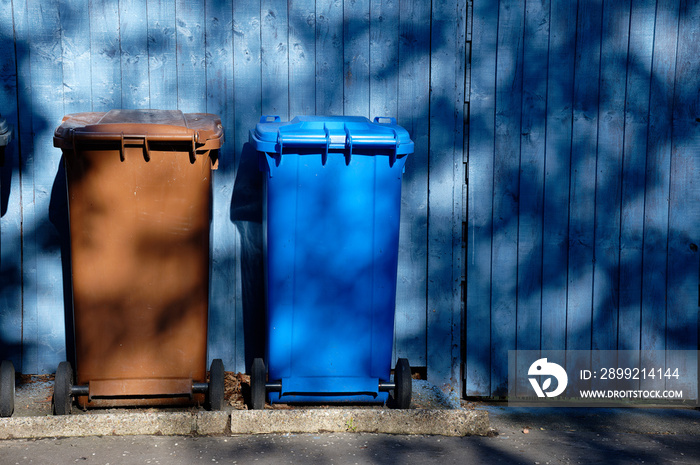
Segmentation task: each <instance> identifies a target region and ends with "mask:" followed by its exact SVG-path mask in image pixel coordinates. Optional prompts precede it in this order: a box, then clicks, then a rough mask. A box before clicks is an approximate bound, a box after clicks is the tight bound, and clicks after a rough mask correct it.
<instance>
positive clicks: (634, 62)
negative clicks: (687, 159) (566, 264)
mask: <svg viewBox="0 0 700 465" xmlns="http://www.w3.org/2000/svg"><path fill="white" fill-rule="evenodd" d="M655 17H656V0H642V1H639V2H638V1H635V2H634V3H633V5H632V10H631V12H630V28H629V29H630V33H629V34H630V36H629V55H628V58H627V60H628V63H627V69H628V71H627V97H626V102H625V139H624V147H623V150H624V154H623V165H622V212H621V217H620V315H619V342H618V347H619V349H620V350H638V349H640V341H641V330H642V328H641V309H642V302H641V296H642V250H643V237H644V185H645V182H644V179H645V176H646V173H645V167H646V154H647V129H648V126H649V92H650V85H651V59H652V52H653V46H654V20H655Z"/></svg>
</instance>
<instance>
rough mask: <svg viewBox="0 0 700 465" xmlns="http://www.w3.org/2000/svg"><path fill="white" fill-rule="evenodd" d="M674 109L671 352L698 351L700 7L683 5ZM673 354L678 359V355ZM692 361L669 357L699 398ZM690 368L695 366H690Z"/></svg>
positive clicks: (670, 287) (670, 221)
mask: <svg viewBox="0 0 700 465" xmlns="http://www.w3.org/2000/svg"><path fill="white" fill-rule="evenodd" d="M679 19H680V20H679V26H678V50H677V55H676V75H675V91H674V105H673V141H672V152H671V174H670V176H671V179H670V181H671V192H670V195H669V197H670V206H669V239H668V240H669V247H668V263H669V267H668V288H667V293H668V302H667V327H666V336H667V341H666V348H667V349H670V350H678V349H682V350H690V351H694V352H690V353H696V354H697V352H695V351H696V350H697V347H698V311H700V308H699V307H700V295H699V294H700V252H699V250H698V247H699V245H700V209H699V208H698V207H697V205H698V202H700V156H699V154H700V121H699V120H698V118H699V116H698V110H700V95H699V94H698V89H700V62H699V61H698V56H700V7H699V6H698V3H697V2H689V1H686V0H683V1H681V5H680V18H679ZM672 354H674V355H675V354H676V353H675V352H673V353H672ZM691 358H692V357H688V356H686V357H675V356H672V357H669V359H668V360H667V363H668V365H667V366H671V367H675V366H678V367H681V370H682V371H683V372H684V373H688V375H687V377H684V380H685V384H686V386H684V387H683V388H684V392H685V390H688V391H690V392H691V393H693V394H695V395H697V394H698V392H697V389H698V386H697V382H696V381H697V379H698V378H697V375H698V365H697V362H696V363H692V362H694V360H690V359H691ZM689 362H691V363H689Z"/></svg>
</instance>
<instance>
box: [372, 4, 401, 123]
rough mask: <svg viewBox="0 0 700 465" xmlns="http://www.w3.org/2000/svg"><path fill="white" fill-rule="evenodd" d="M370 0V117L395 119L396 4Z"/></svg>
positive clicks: (397, 6) (396, 92)
mask: <svg viewBox="0 0 700 465" xmlns="http://www.w3.org/2000/svg"><path fill="white" fill-rule="evenodd" d="M398 3H399V2H398V0H371V2H370V36H369V57H370V60H369V70H370V83H369V113H370V116H371V117H372V118H374V117H375V116H395V115H396V111H397V108H398V101H397V99H398V71H399V43H398V35H399V4H398Z"/></svg>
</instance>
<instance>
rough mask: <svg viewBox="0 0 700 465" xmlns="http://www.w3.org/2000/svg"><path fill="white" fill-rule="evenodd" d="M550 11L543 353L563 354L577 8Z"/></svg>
mask: <svg viewBox="0 0 700 465" xmlns="http://www.w3.org/2000/svg"><path fill="white" fill-rule="evenodd" d="M550 11H551V18H550V31H549V63H548V68H547V69H548V72H547V76H548V78H547V129H546V143H545V177H544V213H543V214H544V217H543V228H542V249H543V251H546V253H544V256H543V258H542V309H543V317H542V349H543V350H561V349H563V348H565V347H566V344H567V342H566V341H567V328H566V313H567V274H568V251H569V186H570V183H569V180H570V171H571V156H572V155H571V127H572V122H573V93H574V57H575V56H576V13H577V3H576V2H565V3H564V4H561V3H560V2H558V1H556V0H555V1H553V2H552V4H551V5H550ZM545 309H546V310H545ZM545 312H546V317H545Z"/></svg>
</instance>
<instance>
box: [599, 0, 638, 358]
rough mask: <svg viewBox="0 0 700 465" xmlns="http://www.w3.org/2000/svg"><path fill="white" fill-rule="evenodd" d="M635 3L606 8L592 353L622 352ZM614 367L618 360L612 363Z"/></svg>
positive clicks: (600, 113) (603, 35)
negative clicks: (628, 92) (625, 165)
mask: <svg viewBox="0 0 700 465" xmlns="http://www.w3.org/2000/svg"><path fill="white" fill-rule="evenodd" d="M629 24H630V2H627V1H619V2H613V3H609V2H606V3H605V5H604V7H603V26H602V44H601V70H600V108H599V109H598V118H599V120H598V121H599V123H598V127H599V129H598V161H597V167H596V193H595V251H594V254H595V265H594V275H593V323H592V325H593V326H592V341H591V344H592V349H594V350H615V349H617V348H618V344H617V335H618V311H619V288H620V214H621V211H620V208H621V207H620V202H621V196H622V184H621V182H622V155H623V147H624V130H625V88H626V84H627V49H628V43H629ZM610 362H614V360H612V361H610Z"/></svg>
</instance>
